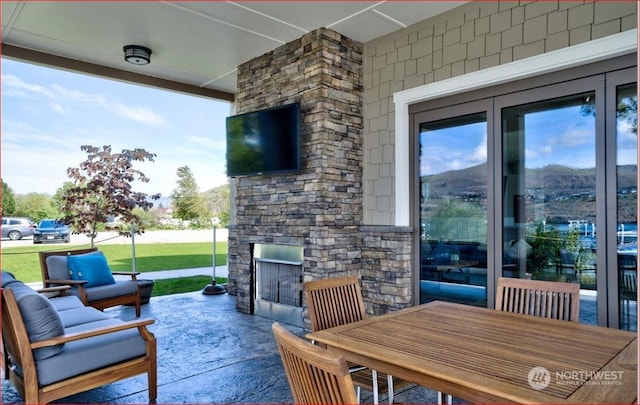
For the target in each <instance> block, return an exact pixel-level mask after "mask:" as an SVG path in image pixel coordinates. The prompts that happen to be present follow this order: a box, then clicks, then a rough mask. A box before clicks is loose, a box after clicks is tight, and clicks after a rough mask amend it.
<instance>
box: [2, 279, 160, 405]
mask: <svg viewBox="0 0 640 405" xmlns="http://www.w3.org/2000/svg"><path fill="white" fill-rule="evenodd" d="M68 289H69V287H68V286H62V287H55V288H49V289H43V291H53V290H58V291H60V292H61V293H62V295H63V296H59V297H54V298H47V297H46V296H45V295H43V294H40V293H39V292H37V291H35V290H33V289H32V288H31V287H29V286H27V285H25V284H24V283H22V282H21V281H19V280H16V279H15V277H14V276H13V275H12V274H11V273H8V272H4V271H3V272H2V290H1V292H2V342H3V357H4V372H5V378H6V379H10V380H11V382H12V384H13V385H14V387H15V388H16V389H17V390H18V392H19V393H20V395H22V397H23V399H24V400H25V403H27V404H36V403H48V402H51V401H54V400H56V399H59V398H64V397H67V396H69V395H72V394H76V393H79V392H83V391H87V390H90V389H93V388H96V387H99V386H102V385H105V384H109V383H112V382H115V381H118V380H121V379H124V378H128V377H132V376H135V375H138V374H144V373H147V375H148V389H149V400H150V401H154V400H155V399H156V397H157V369H156V368H157V365H156V340H155V337H154V335H153V334H152V333H151V332H149V330H148V329H147V326H148V325H150V324H152V323H154V321H153V320H152V319H138V320H134V321H129V322H124V321H122V320H119V319H114V318H111V317H110V316H108V315H107V314H105V313H103V312H102V311H100V310H97V309H95V308H93V307H90V306H85V305H83V304H82V302H81V301H80V299H79V298H78V297H76V296H72V295H66V296H65V295H64V292H65V291H66V290H68Z"/></svg>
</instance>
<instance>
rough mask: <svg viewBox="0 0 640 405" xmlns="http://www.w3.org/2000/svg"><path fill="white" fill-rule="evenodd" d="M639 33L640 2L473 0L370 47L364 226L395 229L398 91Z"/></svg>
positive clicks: (366, 68) (366, 84) (366, 74)
mask: <svg viewBox="0 0 640 405" xmlns="http://www.w3.org/2000/svg"><path fill="white" fill-rule="evenodd" d="M634 28H636V2H633V1H627V2H610V1H606V2H604V1H601V2H565V1H557V2H553V1H544V2H530V1H522V2H471V3H466V4H463V5H461V6H460V7H458V8H456V9H453V10H451V11H449V12H447V13H444V14H441V15H439V16H436V17H434V18H432V19H429V20H425V21H422V22H420V23H418V24H415V25H413V26H410V27H407V28H405V29H403V30H399V31H396V32H394V33H392V34H389V35H387V36H385V37H382V38H379V39H377V40H374V41H371V42H368V43H366V44H365V47H364V56H365V57H364V151H363V157H364V168H363V187H364V196H363V199H364V201H363V204H364V211H363V215H364V223H365V224H366V225H393V224H394V217H395V202H394V198H395V196H394V176H395V175H394V164H395V162H394V144H395V140H394V136H395V134H394V125H395V122H394V121H395V119H394V112H395V108H394V104H393V93H395V92H397V91H401V90H407V89H410V88H414V87H417V86H422V85H424V84H429V83H433V82H437V81H440V80H444V79H449V78H452V77H455V76H459V75H463V74H465V73H470V72H473V71H477V70H481V69H486V68H489V67H493V66H497V65H501V64H505V63H509V62H512V61H515V60H520V59H524V58H528V57H531V56H535V55H539V54H542V53H545V52H550V51H554V50H557V49H561V48H565V47H567V46H571V45H576V44H579V43H583V42H586V41H590V40H593V39H598V38H602V37H605V36H609V35H613V34H617V33H619V32H622V31H627V30H631V29H634ZM407 159H408V157H407Z"/></svg>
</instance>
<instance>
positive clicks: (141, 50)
mask: <svg viewBox="0 0 640 405" xmlns="http://www.w3.org/2000/svg"><path fill="white" fill-rule="evenodd" d="M122 49H123V50H124V60H126V61H127V62H129V63H133V64H134V65H147V64H149V62H151V49H149V48H146V47H144V46H140V45H126V46H125V47H124V48H122Z"/></svg>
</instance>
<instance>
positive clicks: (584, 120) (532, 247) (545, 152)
mask: <svg viewBox="0 0 640 405" xmlns="http://www.w3.org/2000/svg"><path fill="white" fill-rule="evenodd" d="M580 84H583V85H586V87H592V86H593V84H594V83H593V82H591V81H587V82H583V83H572V84H570V85H562V86H549V87H547V88H545V89H544V91H531V92H523V93H521V94H519V95H518V96H517V97H512V96H509V97H501V98H498V100H497V104H499V105H503V104H513V103H514V102H523V101H524V103H523V104H519V105H517V106H512V107H505V108H502V109H501V110H502V113H501V129H502V130H501V133H502V178H503V182H502V240H501V244H502V247H503V255H502V275H503V276H504V277H515V278H530V279H535V280H547V281H560V282H570V283H580V286H581V294H580V296H581V299H580V321H581V322H582V323H591V324H596V323H597V322H598V315H597V291H598V290H597V277H596V274H597V262H598V260H597V255H598V249H597V230H598V229H600V223H599V222H598V219H599V218H598V215H597V213H598V194H599V193H598V191H599V190H598V186H597V181H596V178H597V177H598V176H599V175H598V173H597V171H596V92H595V91H594V90H592V91H586V92H578V93H575V94H570V95H565V96H562V95H561V94H562V93H566V92H573V91H576V90H578V91H579V90H580V88H579V87H578V86H579V85H580ZM600 85H602V82H600ZM553 93H557V94H558V95H561V96H560V97H556V98H551V99H549V98H547V97H549V95H553ZM540 97H543V98H544V99H543V100H537V99H538V98H540ZM600 176H601V175H600ZM601 205H603V204H601ZM603 206H604V205H603ZM602 229H604V228H602Z"/></svg>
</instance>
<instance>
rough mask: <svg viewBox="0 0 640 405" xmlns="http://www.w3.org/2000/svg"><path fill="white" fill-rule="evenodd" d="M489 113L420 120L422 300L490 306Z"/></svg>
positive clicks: (419, 191) (423, 301) (422, 301)
mask: <svg viewBox="0 0 640 405" xmlns="http://www.w3.org/2000/svg"><path fill="white" fill-rule="evenodd" d="M486 120H487V117H486V114H485V113H479V114H473V115H468V116H463V117H457V118H455V119H445V120H441V121H436V122H428V123H422V124H420V133H419V147H420V154H419V172H420V174H419V177H420V182H419V190H418V193H419V198H420V204H419V206H420V213H419V216H420V218H419V220H420V302H421V303H425V302H429V301H433V300H446V301H453V302H460V303H464V304H470V305H477V306H486V305H487V123H486Z"/></svg>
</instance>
